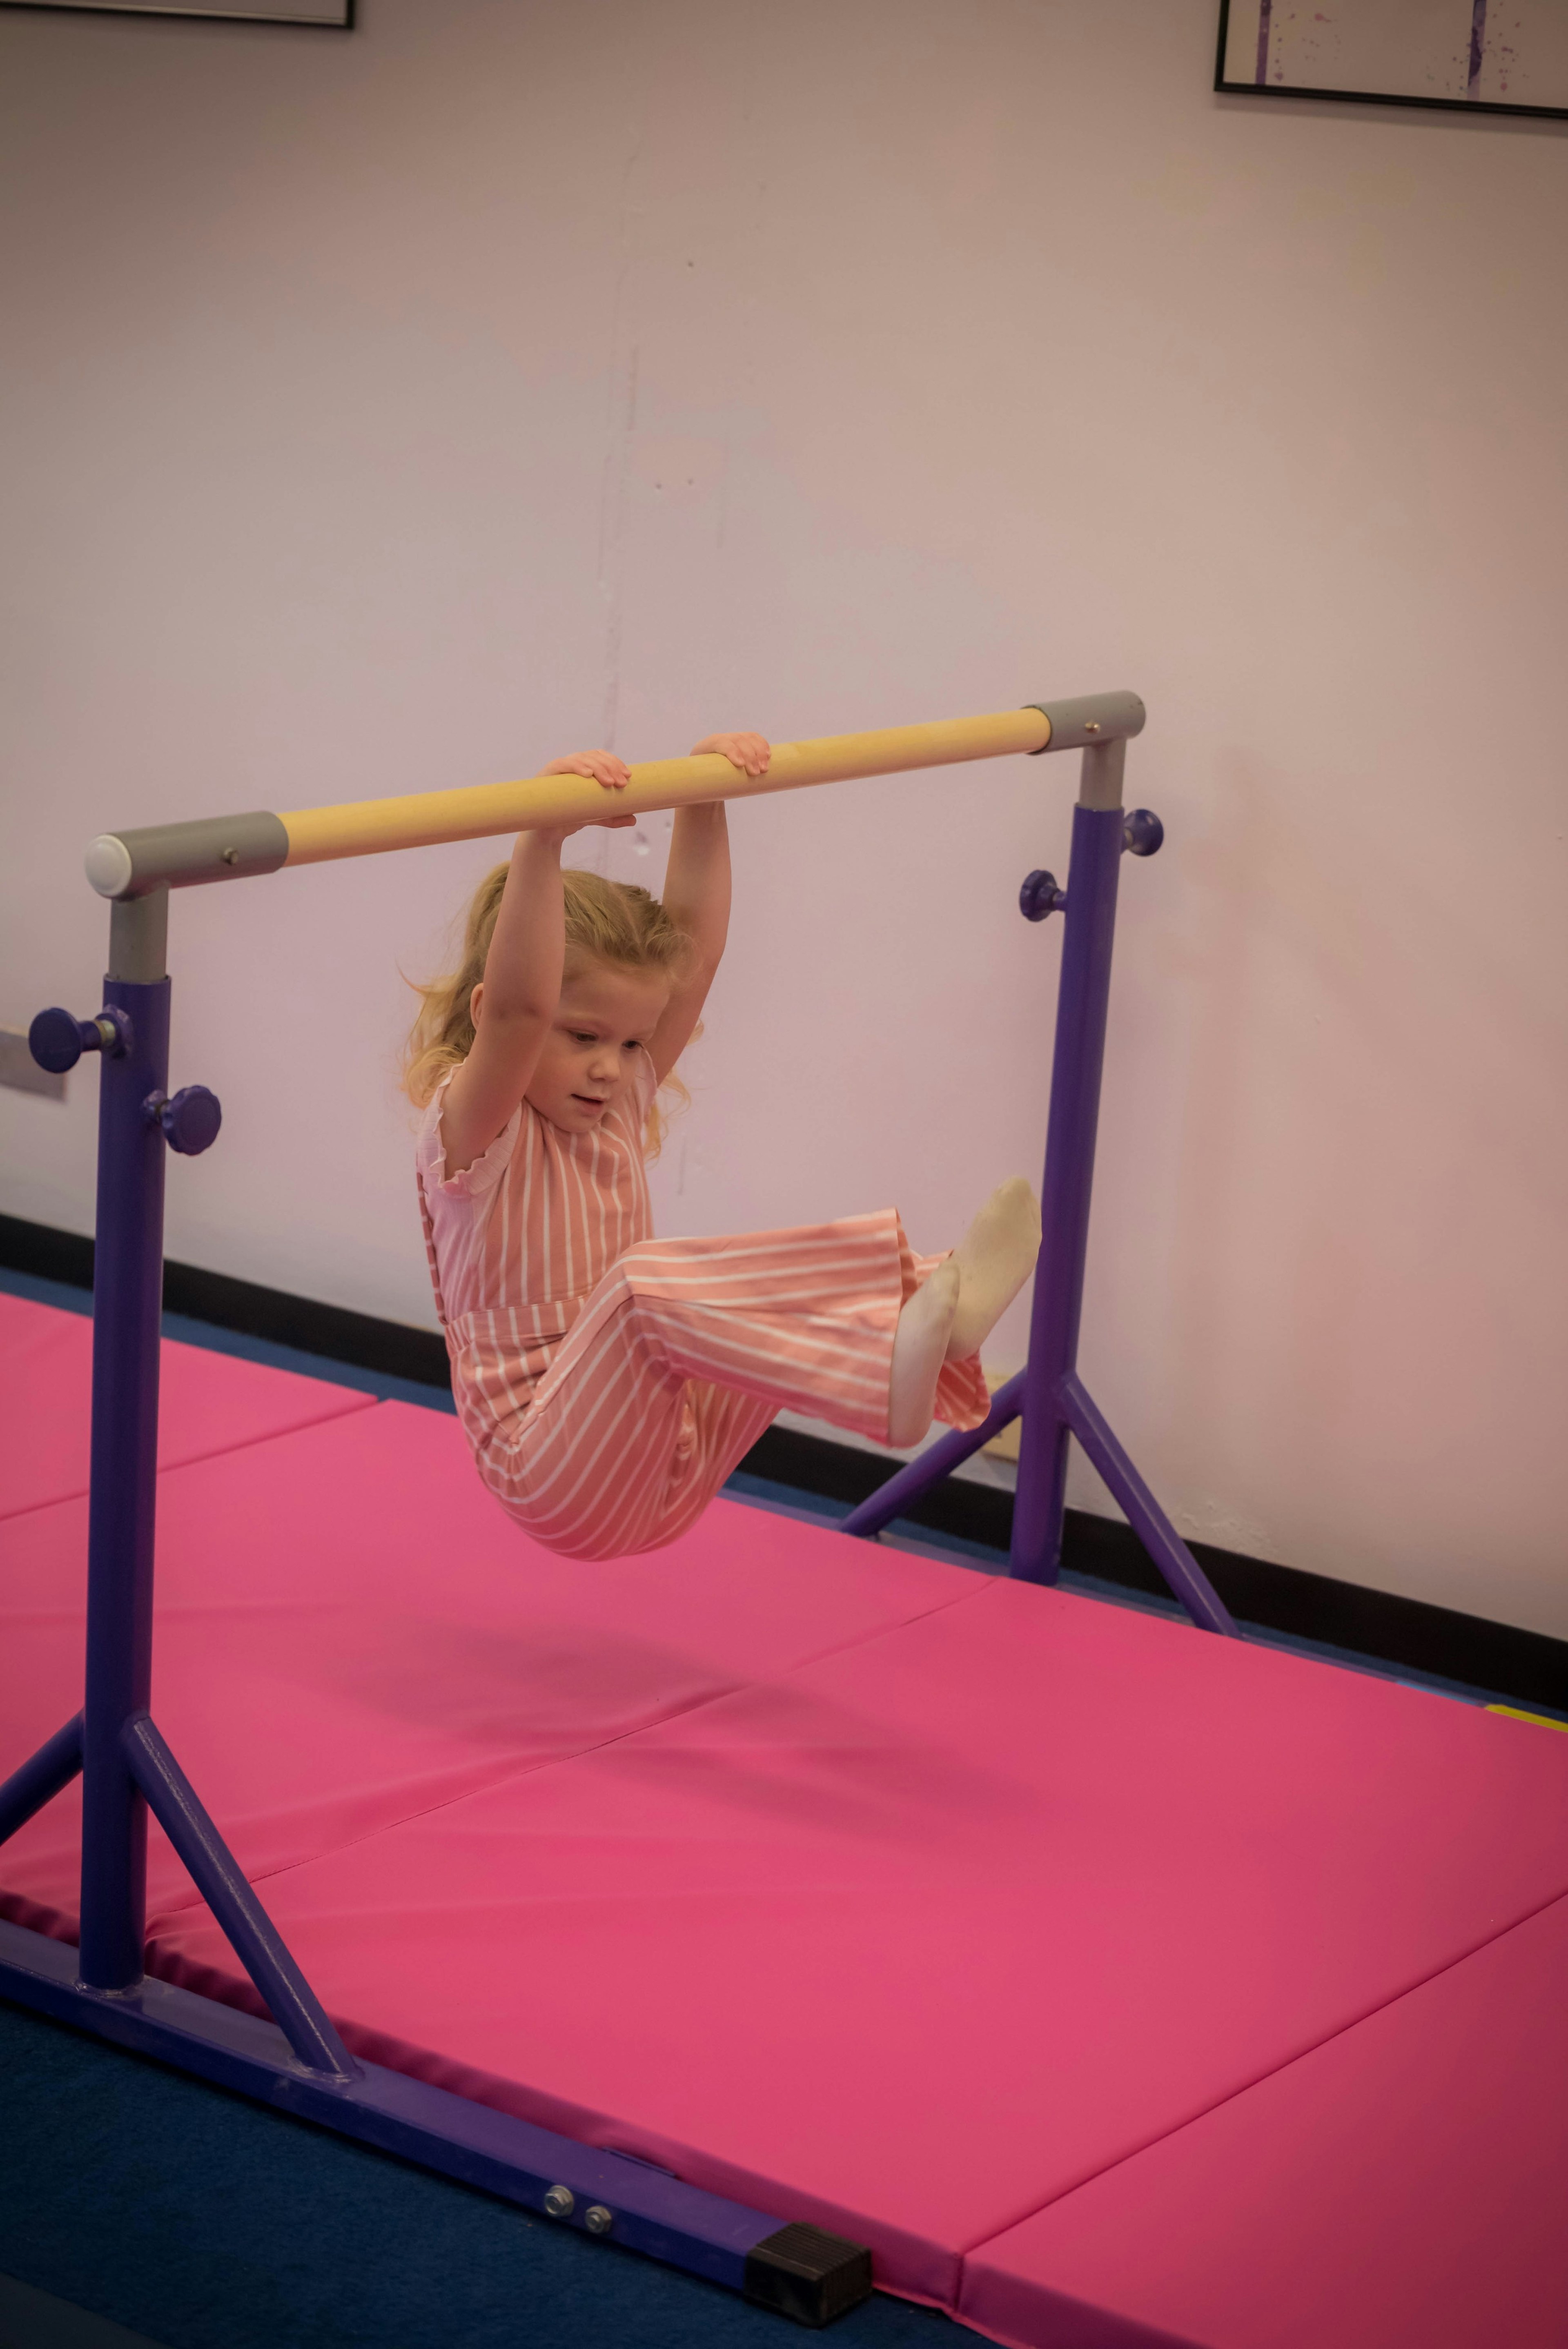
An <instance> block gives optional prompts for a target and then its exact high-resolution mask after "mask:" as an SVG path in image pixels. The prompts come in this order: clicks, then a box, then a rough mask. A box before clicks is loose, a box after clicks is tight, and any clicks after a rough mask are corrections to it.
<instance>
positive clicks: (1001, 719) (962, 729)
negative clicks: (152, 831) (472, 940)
mask: <svg viewBox="0 0 1568 2349" xmlns="http://www.w3.org/2000/svg"><path fill="white" fill-rule="evenodd" d="M1050 740H1051V720H1050V719H1048V718H1047V717H1046V716H1045V714H1044V711H1043V710H1039V709H1002V710H998V711H996V712H994V713H993V714H992V716H990V717H986V718H950V719H938V720H936V721H935V722H933V723H932V724H930V725H926V726H883V727H878V728H876V729H874V730H872V731H871V732H870V733H867V734H826V735H823V736H822V737H820V738H819V739H818V740H815V741H812V742H775V743H774V750H773V758H772V761H771V762H770V764H769V767H768V771H767V773H766V774H765V775H756V776H753V775H746V774H742V772H741V771H740V770H739V769H738V768H735V767H732V765H731V764H730V761H728V759H721V758H718V757H714V756H707V757H704V758H701V759H651V760H648V761H644V762H643V763H642V764H641V765H639V766H635V767H633V768H632V769H631V780H630V781H629V782H628V784H627V785H626V787H625V789H624V790H623V791H616V792H607V791H606V790H605V789H604V788H603V786H602V785H600V784H598V783H596V782H594V781H591V780H590V779H589V778H588V777H587V776H583V775H533V776H530V777H528V778H527V780H526V781H521V782H514V783H480V784H476V785H472V786H469V787H468V788H465V789H462V790H458V791H451V792H412V793H410V795H409V796H408V797H406V798H403V799H395V800H350V801H348V802H347V803H346V804H345V805H343V806H341V807H322V808H296V809H295V810H294V811H293V812H292V813H288V814H285V815H284V816H283V817H282V818H281V822H282V823H283V826H284V829H285V830H286V833H288V854H287V856H286V858H285V860H284V862H285V863H286V864H323V863H325V862H326V861H327V859H328V858H329V857H337V856H372V855H375V854H378V853H379V851H380V850H382V849H389V848H430V847H433V846H434V845H435V843H437V842H439V841H445V840H485V839H488V838H490V837H492V836H493V834H495V833H510V832H528V831H531V830H533V829H535V828H536V827H537V826H540V825H544V824H556V823H585V822H591V821H592V820H593V819H594V818H596V817H598V816H605V815H612V814H613V815H647V814H651V813H652V812H654V811H656V810H658V809H662V808H678V807H686V806H689V805H691V804H692V803H694V802H703V801H708V800H735V799H744V798H747V797H749V796H750V795H751V794H752V793H753V792H793V791H798V790H800V789H801V788H802V786H803V785H805V784H807V783H842V782H848V781H851V780H852V779H854V778H856V777H857V776H861V775H897V774H902V773H904V772H906V771H908V770H909V769H911V768H915V767H948V766H956V765H958V764H959V763H960V762H961V761H964V760H966V759H994V758H998V757H1000V756H1002V754H1003V753H1004V752H1007V751H1010V750H1044V749H1045V747H1046V745H1047V743H1048V742H1049V741H1050Z"/></svg>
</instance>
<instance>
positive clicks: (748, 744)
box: [691, 734, 774, 775]
mask: <svg viewBox="0 0 1568 2349" xmlns="http://www.w3.org/2000/svg"><path fill="white" fill-rule="evenodd" d="M709 750H716V751H717V752H718V754H719V756H720V758H721V759H728V761H730V764H731V766H732V767H739V768H741V769H742V771H743V772H744V773H746V774H748V775H765V774H766V773H767V771H768V761H769V760H770V759H771V758H772V757H773V755H774V754H773V746H772V744H771V743H770V742H769V741H768V739H767V737H766V735H764V734H705V735H704V736H703V738H702V740H701V742H693V743H692V745H691V756H692V757H693V758H694V759H700V758H701V756H702V755H703V753H704V752H705V751H709Z"/></svg>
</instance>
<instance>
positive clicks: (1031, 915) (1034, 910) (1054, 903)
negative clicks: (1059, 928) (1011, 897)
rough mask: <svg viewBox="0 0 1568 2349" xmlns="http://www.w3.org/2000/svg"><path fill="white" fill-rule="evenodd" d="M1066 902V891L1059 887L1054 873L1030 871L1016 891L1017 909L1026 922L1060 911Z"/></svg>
mask: <svg viewBox="0 0 1568 2349" xmlns="http://www.w3.org/2000/svg"><path fill="white" fill-rule="evenodd" d="M1066 903H1067V892H1066V891H1065V889H1064V888H1061V887H1060V886H1059V885H1058V884H1057V880H1056V875H1055V874H1054V873H1031V874H1029V876H1028V878H1027V879H1026V880H1025V882H1024V884H1023V888H1022V889H1020V891H1019V892H1018V910H1019V912H1020V913H1021V914H1022V915H1023V918H1024V920H1025V921H1026V922H1043V921H1044V920H1045V918H1046V916H1048V915H1050V914H1057V913H1060V912H1061V911H1062V909H1063V907H1064V905H1066Z"/></svg>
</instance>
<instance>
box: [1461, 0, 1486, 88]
mask: <svg viewBox="0 0 1568 2349" xmlns="http://www.w3.org/2000/svg"><path fill="white" fill-rule="evenodd" d="M1485 52H1486V0H1475V6H1474V8H1473V9H1472V11H1471V14H1470V78H1469V88H1467V90H1466V92H1465V95H1466V97H1467V98H1473V97H1474V96H1475V94H1476V87H1477V84H1478V83H1479V82H1480V69H1481V58H1482V57H1483V56H1484V55H1485Z"/></svg>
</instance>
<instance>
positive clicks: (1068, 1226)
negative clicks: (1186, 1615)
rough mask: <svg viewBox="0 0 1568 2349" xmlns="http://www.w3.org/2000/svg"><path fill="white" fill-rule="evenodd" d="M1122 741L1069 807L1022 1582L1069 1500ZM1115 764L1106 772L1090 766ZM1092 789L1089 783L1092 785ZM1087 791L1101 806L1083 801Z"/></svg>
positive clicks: (1017, 1557) (1043, 1562)
mask: <svg viewBox="0 0 1568 2349" xmlns="http://www.w3.org/2000/svg"><path fill="white" fill-rule="evenodd" d="M1124 756H1125V746H1124V745H1123V744H1122V743H1120V742H1112V743H1107V744H1106V747H1105V749H1104V750H1085V753H1084V765H1085V795H1084V797H1082V798H1081V799H1080V800H1079V802H1078V805H1077V806H1076V807H1075V809H1074V811H1073V856H1072V863H1071V864H1070V866H1069V868H1068V873H1067V905H1066V928H1065V935H1064V938H1063V941H1062V977H1061V983H1060V986H1059V988H1058V991H1057V997H1056V1046H1055V1054H1054V1060H1053V1062H1052V1069H1051V1117H1050V1124H1049V1127H1048V1129H1047V1133H1046V1143H1045V1179H1044V1184H1043V1185H1042V1186H1041V1193H1040V1221H1041V1240H1040V1261H1039V1265H1038V1268H1037V1269H1036V1271H1035V1275H1034V1306H1033V1316H1032V1319H1031V1322H1030V1330H1029V1367H1028V1369H1027V1371H1025V1373H1024V1380H1023V1435H1022V1437H1021V1439H1020V1443H1019V1453H1018V1496H1017V1499H1016V1501H1015V1502H1014V1504H1013V1514H1012V1571H1013V1573H1014V1574H1015V1575H1016V1576H1017V1577H1018V1578H1020V1579H1021V1580H1022V1581H1024V1582H1054V1581H1055V1579H1056V1577H1057V1574H1058V1572H1059V1571H1060V1568H1061V1562H1062V1526H1063V1515H1064V1510H1065V1507H1066V1502H1067V1437H1068V1429H1067V1422H1066V1420H1065V1418H1064V1415H1063V1413H1062V1410H1061V1407H1060V1403H1059V1400H1058V1389H1059V1387H1060V1383H1061V1381H1062V1379H1063V1377H1064V1375H1065V1373H1066V1372H1067V1371H1071V1370H1072V1369H1073V1368H1074V1366H1075V1363H1076V1361H1077V1358H1078V1324H1079V1322H1080V1320H1081V1319H1082V1316H1083V1309H1084V1264H1085V1257H1086V1255H1087V1252H1088V1245H1089V1202H1090V1197H1091V1194H1092V1192H1093V1188H1094V1180H1095V1132H1096V1124H1097V1122H1098V1119H1099V1112H1100V1071H1101V1069H1102V1066H1103V1064H1104V1061H1105V1050H1106V1013H1107V1010H1108V1008H1109V1004H1110V994H1111V948H1112V945H1113V943H1114V940H1115V937H1116V881H1117V876H1118V874H1119V873H1120V870H1121V861H1122V826H1123V822H1124V819H1123V815H1122V809H1121V790H1120V782H1121V775H1120V768H1121V761H1122V760H1123V758H1124ZM1109 761H1115V763H1116V773H1115V778H1114V781H1115V790H1114V793H1113V792H1112V791H1111V790H1109V789H1108V788H1106V785H1107V784H1108V783H1109V782H1110V781H1111V778H1109V777H1105V776H1101V775H1099V774H1098V773H1097V772H1096V771H1097V770H1098V769H1100V768H1102V767H1103V766H1104V765H1106V762H1109ZM1096 782H1097V783H1098V784H1099V785H1100V788H1099V789H1098V790H1094V785H1095V784H1096ZM1091 792H1093V796H1095V797H1098V798H1100V799H1102V800H1104V799H1109V800H1110V802H1111V804H1110V805H1108V806H1105V805H1101V806H1095V805H1093V804H1091V803H1090V797H1091Z"/></svg>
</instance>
